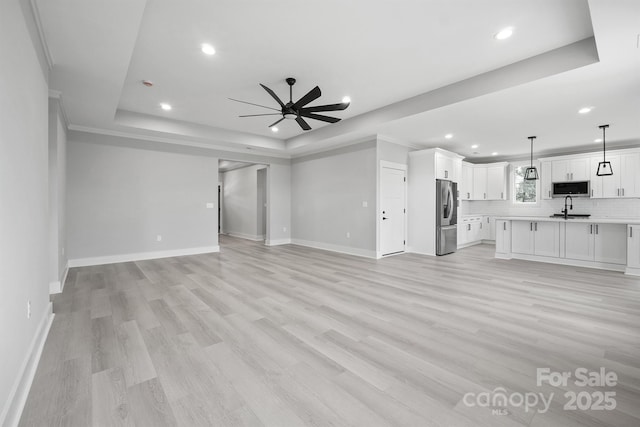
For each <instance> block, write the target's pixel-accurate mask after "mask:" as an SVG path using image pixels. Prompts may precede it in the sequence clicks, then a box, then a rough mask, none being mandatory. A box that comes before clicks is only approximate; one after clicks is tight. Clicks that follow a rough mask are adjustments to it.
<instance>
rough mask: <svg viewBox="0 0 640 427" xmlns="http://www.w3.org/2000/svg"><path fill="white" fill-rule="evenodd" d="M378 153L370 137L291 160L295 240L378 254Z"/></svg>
mask: <svg viewBox="0 0 640 427" xmlns="http://www.w3.org/2000/svg"><path fill="white" fill-rule="evenodd" d="M376 157H377V148H376V141H371V142H365V143H361V144H357V145H352V146H348V147H344V148H341V149H337V150H332V151H329V152H324V153H320V154H315V155H310V156H305V157H301V158H298V159H294V160H293V161H292V167H291V183H292V185H291V188H292V191H291V194H292V227H293V230H292V236H293V239H292V240H293V242H294V243H298V244H303V245H308V246H313V247H318V248H324V249H330V250H336V251H341V252H346V253H352V254H356V255H364V256H370V257H375V256H376V221H375V217H376V215H375V210H376V206H375V205H376V194H377V188H376V176H377V171H376ZM363 202H367V204H368V206H367V207H363ZM347 233H349V234H350V237H347Z"/></svg>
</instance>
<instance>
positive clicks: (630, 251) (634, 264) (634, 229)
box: [627, 225, 640, 274]
mask: <svg viewBox="0 0 640 427" xmlns="http://www.w3.org/2000/svg"><path fill="white" fill-rule="evenodd" d="M627 267H628V268H632V269H639V270H640V225H628V226H627ZM638 274H640V272H638Z"/></svg>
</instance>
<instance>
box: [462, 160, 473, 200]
mask: <svg viewBox="0 0 640 427" xmlns="http://www.w3.org/2000/svg"><path fill="white" fill-rule="evenodd" d="M460 181H461V182H460V184H461V185H460V200H471V193H472V192H473V168H472V167H471V165H469V163H467V162H462V179H461V180H460Z"/></svg>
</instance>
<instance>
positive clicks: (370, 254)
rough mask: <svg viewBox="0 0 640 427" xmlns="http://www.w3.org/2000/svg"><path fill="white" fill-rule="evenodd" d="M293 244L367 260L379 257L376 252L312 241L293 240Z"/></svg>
mask: <svg viewBox="0 0 640 427" xmlns="http://www.w3.org/2000/svg"><path fill="white" fill-rule="evenodd" d="M291 243H292V244H294V245H299V246H306V247H308V248H314V249H322V250H325V251H331V252H338V253H341V254H347V255H355V256H360V257H365V258H373V259H376V255H377V254H376V251H371V250H367V249H359V248H351V247H349V246H341V245H334V244H331V243H324V242H314V241H310V240H301V239H291Z"/></svg>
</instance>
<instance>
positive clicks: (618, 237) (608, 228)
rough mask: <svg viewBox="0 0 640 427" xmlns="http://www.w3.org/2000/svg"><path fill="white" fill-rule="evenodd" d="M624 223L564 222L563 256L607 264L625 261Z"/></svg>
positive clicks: (625, 228) (625, 230)
mask: <svg viewBox="0 0 640 427" xmlns="http://www.w3.org/2000/svg"><path fill="white" fill-rule="evenodd" d="M626 233H627V226H626V224H593V223H592V224H587V223H583V222H566V223H565V236H564V239H565V245H564V246H565V253H564V257H565V258H568V259H576V260H582V261H596V262H603V263H608V264H625V263H626V262H627V241H626Z"/></svg>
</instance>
